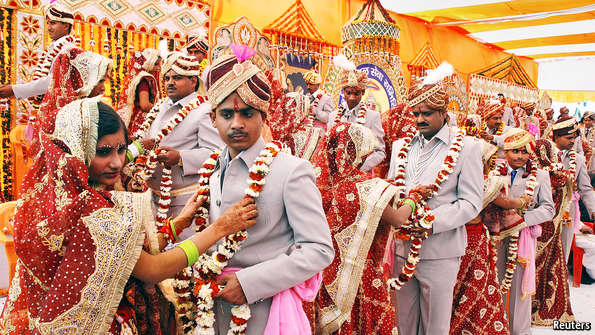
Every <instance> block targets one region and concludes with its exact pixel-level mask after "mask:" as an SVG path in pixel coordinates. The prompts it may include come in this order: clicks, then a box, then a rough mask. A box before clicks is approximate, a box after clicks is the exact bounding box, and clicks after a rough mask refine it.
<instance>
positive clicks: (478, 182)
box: [432, 139, 484, 234]
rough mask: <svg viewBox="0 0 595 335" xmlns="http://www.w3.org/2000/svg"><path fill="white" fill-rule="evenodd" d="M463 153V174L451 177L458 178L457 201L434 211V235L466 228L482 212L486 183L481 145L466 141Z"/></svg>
mask: <svg viewBox="0 0 595 335" xmlns="http://www.w3.org/2000/svg"><path fill="white" fill-rule="evenodd" d="M463 152H464V155H461V157H460V158H459V159H463V160H462V161H460V162H457V164H462V166H461V172H460V173H459V175H458V176H454V175H451V176H450V177H449V178H455V177H458V184H457V200H455V201H454V202H452V203H446V204H443V205H441V206H438V207H436V208H434V209H433V210H432V211H433V212H434V217H435V218H436V220H435V221H434V225H433V233H434V234H438V233H442V232H445V231H448V230H452V229H455V228H458V227H460V226H464V225H465V224H466V223H467V222H469V221H471V219H473V218H474V217H476V216H477V214H479V212H480V211H481V208H482V205H483V202H482V199H483V198H482V197H483V182H484V181H483V162H482V160H481V148H480V145H479V143H478V142H476V141H473V140H470V139H466V143H465V147H464V148H463Z"/></svg>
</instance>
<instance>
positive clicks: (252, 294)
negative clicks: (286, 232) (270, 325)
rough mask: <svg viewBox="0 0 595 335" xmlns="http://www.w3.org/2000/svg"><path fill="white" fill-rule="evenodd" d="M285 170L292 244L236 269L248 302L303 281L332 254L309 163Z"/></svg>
mask: <svg viewBox="0 0 595 335" xmlns="http://www.w3.org/2000/svg"><path fill="white" fill-rule="evenodd" d="M288 172H289V174H288V177H287V179H286V181H285V183H284V185H283V203H284V205H285V211H286V213H287V221H288V222H289V225H290V226H291V228H292V229H293V236H294V242H295V247H294V248H293V250H292V252H291V253H289V254H285V253H283V254H281V255H279V256H278V257H276V258H273V259H270V260H268V261H265V262H262V263H258V264H256V265H253V266H251V267H248V268H245V269H243V270H240V271H239V272H237V273H236V275H237V278H238V280H239V282H240V284H241V286H242V288H243V289H244V293H245V295H246V300H247V301H248V303H249V304H251V303H254V302H256V301H258V300H260V299H266V298H269V297H272V296H273V295H275V294H277V293H279V292H281V291H284V290H286V289H288V288H291V287H293V286H295V285H297V284H300V283H302V282H304V281H305V280H307V279H309V278H311V277H312V276H314V275H315V274H316V273H318V272H320V271H322V270H323V269H324V268H325V267H327V266H328V265H329V264H330V263H331V262H332V260H333V257H334V255H335V251H334V249H333V244H332V241H331V235H330V231H329V227H328V223H327V221H326V215H325V213H324V210H323V208H322V199H321V196H320V192H318V189H317V188H316V184H315V179H314V171H313V169H312V166H311V165H310V163H308V162H302V163H300V164H299V165H298V166H296V168H295V169H294V170H293V171H288ZM279 186H281V185H279Z"/></svg>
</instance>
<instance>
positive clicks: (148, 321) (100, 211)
mask: <svg viewBox="0 0 595 335" xmlns="http://www.w3.org/2000/svg"><path fill="white" fill-rule="evenodd" d="M55 129H56V130H55V131H54V133H53V134H51V135H49V134H46V133H44V132H43V131H41V132H40V133H39V144H40V148H41V150H40V153H39V154H38V155H37V157H36V158H35V161H34V163H33V165H32V167H31V168H30V169H29V171H28V172H27V174H26V176H25V181H24V182H23V186H22V190H23V191H22V197H21V199H19V200H18V202H17V209H16V213H15V218H14V232H15V247H16V252H17V255H18V258H19V259H18V261H17V266H16V273H15V276H14V279H13V281H12V284H11V286H10V290H9V296H8V299H7V301H6V304H5V306H4V310H3V312H2V315H1V316H0V333H2V334H62V333H64V334H66V333H67V334H85V335H90V334H106V333H109V334H121V333H124V334H138V333H142V334H174V333H175V324H171V323H169V324H168V321H169V320H171V316H170V315H169V314H165V315H161V317H162V318H161V319H160V318H159V316H160V315H159V314H158V313H159V311H158V307H160V306H156V305H155V304H159V301H156V300H152V301H149V300H147V301H135V299H138V298H139V297H138V296H135V295H129V292H130V290H131V288H132V287H133V286H134V285H141V286H143V291H142V292H149V293H150V294H149V295H146V296H145V298H146V299H149V298H152V297H156V295H155V294H153V293H151V292H154V291H155V290H156V289H157V288H156V286H155V285H156V284H157V283H159V282H161V281H162V280H164V279H166V278H170V277H173V276H174V275H175V274H176V273H177V272H179V271H180V270H182V269H183V268H185V267H186V266H189V265H190V264H192V263H193V262H195V259H197V258H198V254H199V253H201V252H204V251H206V250H207V248H208V247H210V246H211V245H213V244H214V243H216V242H217V241H218V240H219V239H220V238H222V237H224V236H226V235H228V234H229V233H232V232H235V231H237V230H240V229H244V228H245V227H247V226H249V225H251V224H254V223H255V220H253V219H252V218H253V217H254V216H255V215H257V213H256V207H255V206H254V205H253V204H249V202H250V201H242V202H240V203H239V204H237V205H234V206H232V207H231V209H232V210H234V211H236V212H235V213H233V212H231V211H228V212H226V213H224V214H223V218H221V219H218V220H217V221H216V222H214V223H213V226H214V228H210V227H209V228H207V229H206V230H204V231H202V232H200V233H197V234H195V235H194V236H193V237H192V238H191V239H190V240H189V241H185V242H183V243H182V244H184V246H180V247H176V248H173V249H171V250H168V251H166V252H163V253H160V249H161V247H164V246H165V244H166V243H165V235H170V237H171V235H174V234H173V233H170V234H164V233H163V232H162V231H161V230H160V231H159V233H158V232H157V229H156V225H155V222H154V221H153V214H152V211H151V207H150V204H151V195H150V194H149V193H128V192H117V191H110V189H112V187H113V185H114V184H115V183H116V182H117V181H118V180H119V178H120V177H119V176H120V172H121V171H120V170H121V168H122V165H123V162H124V154H125V150H126V146H127V133H126V129H125V127H124V125H123V123H122V120H121V119H120V118H119V117H118V115H117V114H116V113H115V112H114V111H113V109H112V108H111V107H109V106H107V105H105V104H103V103H100V102H99V98H88V99H82V100H76V101H74V102H72V103H70V104H68V105H66V106H65V107H63V108H62V109H60V111H59V112H58V114H57V116H56V119H55ZM203 201H204V199H202V198H198V197H197V196H194V197H193V198H191V199H190V200H189V201H188V203H187V205H186V207H185V208H184V209H183V210H182V212H181V213H180V214H179V216H178V217H176V218H175V219H173V222H172V224H171V225H170V227H172V228H174V229H172V230H174V231H176V230H180V229H182V228H184V227H187V226H189V225H190V222H191V220H192V219H193V217H194V214H195V212H196V210H197V209H198V207H199V206H200V205H201V204H202V202H203ZM166 233H167V232H166ZM174 237H175V235H174ZM183 248H185V249H183ZM124 292H126V296H124ZM170 311H171V309H170Z"/></svg>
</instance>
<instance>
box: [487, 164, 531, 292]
mask: <svg viewBox="0 0 595 335" xmlns="http://www.w3.org/2000/svg"><path fill="white" fill-rule="evenodd" d="M507 165H508V164H507V162H506V161H504V162H501V163H500V164H499V165H498V166H497V167H496V168H495V169H494V170H493V171H492V172H490V175H493V176H506V175H507V174H508V169H507ZM526 166H527V170H526V171H525V175H523V177H524V178H526V177H527V175H528V176H529V179H527V182H526V183H525V187H526V188H525V193H524V195H525V196H527V197H529V198H531V199H533V194H534V193H535V188H537V167H535V166H533V162H532V161H531V160H529V161H528V162H527V165H526ZM519 214H520V215H523V213H519ZM518 251H519V234H518V233H516V234H514V235H512V236H511V237H510V239H509V241H508V251H507V256H506V272H505V273H504V279H502V283H501V284H500V289H501V291H502V292H505V291H508V290H509V289H510V284H511V283H512V277H513V276H514V271H515V269H516V262H517V255H518Z"/></svg>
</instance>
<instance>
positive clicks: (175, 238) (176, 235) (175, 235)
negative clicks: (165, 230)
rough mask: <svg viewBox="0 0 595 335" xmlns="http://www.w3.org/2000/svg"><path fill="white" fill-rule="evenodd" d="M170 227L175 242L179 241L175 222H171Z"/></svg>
mask: <svg viewBox="0 0 595 335" xmlns="http://www.w3.org/2000/svg"><path fill="white" fill-rule="evenodd" d="M169 227H170V228H171V232H172V235H174V241H177V240H178V234H176V225H175V224H174V220H173V219H171V220H169Z"/></svg>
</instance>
